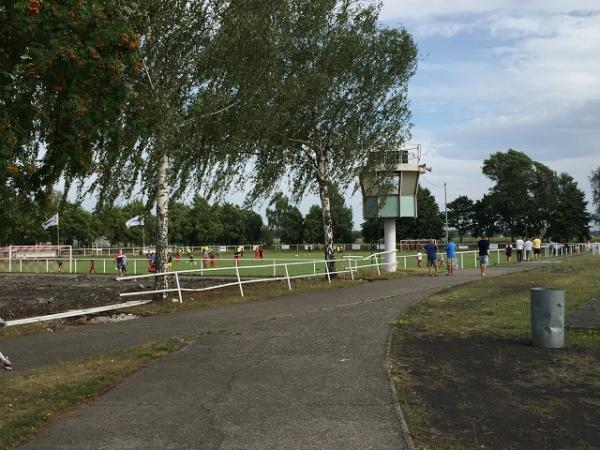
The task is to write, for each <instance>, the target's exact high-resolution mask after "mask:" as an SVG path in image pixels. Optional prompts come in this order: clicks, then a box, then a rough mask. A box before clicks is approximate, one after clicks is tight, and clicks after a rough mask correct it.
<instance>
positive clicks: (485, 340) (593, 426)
mask: <svg viewBox="0 0 600 450" xmlns="http://www.w3.org/2000/svg"><path fill="white" fill-rule="evenodd" d="M568 264H569V265H570V266H572V270H571V271H569V272H564V273H554V272H552V271H550V270H548V268H547V267H546V268H541V267H540V268H537V269H534V270H531V271H527V272H517V273H513V274H509V275H505V276H501V277H497V278H488V279H482V280H479V281H476V282H473V283H468V284H465V285H462V286H458V287H454V288H452V289H448V290H446V291H443V292H440V293H438V294H435V295H433V296H431V297H429V298H427V299H425V300H423V301H421V302H419V303H417V304H416V305H414V306H413V307H412V308H411V309H410V310H409V311H408V312H407V313H406V314H405V315H403V316H402V317H400V318H399V320H398V321H396V322H395V327H396V329H395V338H394V340H393V343H392V359H393V361H394V366H393V370H392V375H393V377H394V381H395V383H396V388H397V390H398V393H399V397H400V404H401V406H402V408H403V411H404V413H405V416H406V417H407V422H408V426H409V429H410V431H411V435H412V437H413V439H414V441H415V444H416V445H417V447H418V448H427V449H437V448H439V449H446V448H456V449H459V448H594V445H596V444H597V442H598V441H597V438H598V436H600V409H599V408H598V406H600V379H599V378H598V377H597V376H595V375H594V374H597V373H600V329H567V331H566V336H565V339H566V347H565V348H564V349H553V350H551V349H540V348H535V347H533V346H531V345H530V344H529V341H530V305H529V289H530V288H532V287H538V286H543V287H556V288H564V289H566V307H567V314H568V312H569V311H570V310H573V309H575V308H577V307H578V306H580V305H582V304H583V303H585V302H586V301H588V300H590V299H591V298H593V297H598V295H600V278H599V277H598V273H599V271H600V258H598V257H591V256H582V257H576V258H572V259H569V260H568Z"/></svg>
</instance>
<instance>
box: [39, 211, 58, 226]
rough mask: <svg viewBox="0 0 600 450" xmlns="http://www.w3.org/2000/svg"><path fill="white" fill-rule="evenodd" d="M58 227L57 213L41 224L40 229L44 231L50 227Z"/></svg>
mask: <svg viewBox="0 0 600 450" xmlns="http://www.w3.org/2000/svg"><path fill="white" fill-rule="evenodd" d="M57 225H58V213H56V214H54V215H53V216H52V217H50V218H49V219H48V220H46V221H45V222H44V223H43V224H42V228H43V229H44V230H47V229H48V228H50V227H54V226H57Z"/></svg>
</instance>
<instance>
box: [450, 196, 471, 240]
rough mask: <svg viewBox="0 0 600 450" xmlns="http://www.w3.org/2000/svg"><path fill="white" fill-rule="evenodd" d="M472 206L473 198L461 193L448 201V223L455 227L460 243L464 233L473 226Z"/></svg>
mask: <svg viewBox="0 0 600 450" xmlns="http://www.w3.org/2000/svg"><path fill="white" fill-rule="evenodd" d="M474 206H475V203H474V202H473V200H471V199H470V198H469V197H467V196H466V195H461V196H460V197H457V198H456V199H454V200H453V201H451V202H450V203H448V225H449V226H451V227H453V228H456V231H457V233H458V239H459V240H460V242H461V243H462V241H463V238H464V236H465V234H467V233H468V232H469V231H470V230H471V229H472V228H473V222H474V218H475V208H474Z"/></svg>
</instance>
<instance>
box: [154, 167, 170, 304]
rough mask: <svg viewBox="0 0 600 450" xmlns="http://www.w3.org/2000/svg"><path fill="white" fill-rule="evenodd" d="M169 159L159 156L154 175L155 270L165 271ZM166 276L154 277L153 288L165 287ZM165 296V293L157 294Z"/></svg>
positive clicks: (167, 241)
mask: <svg viewBox="0 0 600 450" xmlns="http://www.w3.org/2000/svg"><path fill="white" fill-rule="evenodd" d="M168 169H169V159H168V158H167V156H166V155H163V156H162V157H161V161H160V164H159V167H158V173H157V177H156V272H166V271H167V253H168V248H169V193H168V186H167V171H168ZM167 287H168V282H167V277H155V283H154V288H155V289H167ZM157 297H159V298H163V299H164V298H166V297H167V295H166V293H165V294H163V295H160V294H159V295H158V296H157Z"/></svg>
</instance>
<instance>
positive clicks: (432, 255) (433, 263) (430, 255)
mask: <svg viewBox="0 0 600 450" xmlns="http://www.w3.org/2000/svg"><path fill="white" fill-rule="evenodd" d="M423 250H425V253H427V269H428V270H429V276H432V275H431V268H433V270H434V273H435V276H436V277H437V245H435V242H434V240H433V239H429V242H428V243H427V244H425V246H424V247H423Z"/></svg>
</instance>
